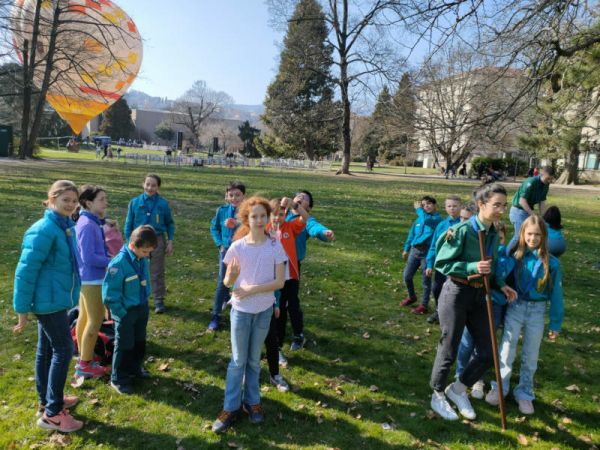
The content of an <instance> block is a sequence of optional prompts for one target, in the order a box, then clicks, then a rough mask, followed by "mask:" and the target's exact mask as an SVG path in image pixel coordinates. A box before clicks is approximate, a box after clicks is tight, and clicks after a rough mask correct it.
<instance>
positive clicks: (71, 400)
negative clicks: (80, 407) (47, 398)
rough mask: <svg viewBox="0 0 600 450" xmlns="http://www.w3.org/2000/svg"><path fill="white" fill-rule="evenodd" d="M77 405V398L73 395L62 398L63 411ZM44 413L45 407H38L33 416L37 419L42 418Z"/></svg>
mask: <svg viewBox="0 0 600 450" xmlns="http://www.w3.org/2000/svg"><path fill="white" fill-rule="evenodd" d="M77 403H79V397H77V396H75V395H65V396H64V397H63V409H71V408H72V407H73V406H75V405H76V404H77ZM45 412H46V405H40V406H39V407H38V410H37V413H36V414H35V416H36V417H37V418H38V419H39V418H40V417H42V416H43V415H44V413H45Z"/></svg>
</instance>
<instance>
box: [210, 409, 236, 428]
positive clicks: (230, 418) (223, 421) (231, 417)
mask: <svg viewBox="0 0 600 450" xmlns="http://www.w3.org/2000/svg"><path fill="white" fill-rule="evenodd" d="M237 415H238V412H237V411H221V413H220V414H219V415H218V416H217V420H215V421H214V422H213V424H212V430H213V432H215V433H224V432H225V431H227V430H228V429H229V428H230V427H231V425H233V422H235V419H237Z"/></svg>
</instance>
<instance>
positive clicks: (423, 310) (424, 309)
mask: <svg viewBox="0 0 600 450" xmlns="http://www.w3.org/2000/svg"><path fill="white" fill-rule="evenodd" d="M411 312H412V313H413V314H425V313H426V312H427V307H426V306H423V305H419V306H417V307H416V308H413V310H412V311H411Z"/></svg>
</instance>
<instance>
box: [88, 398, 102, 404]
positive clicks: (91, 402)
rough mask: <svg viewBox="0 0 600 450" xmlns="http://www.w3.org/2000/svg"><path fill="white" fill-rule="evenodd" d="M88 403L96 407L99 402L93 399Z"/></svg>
mask: <svg viewBox="0 0 600 450" xmlns="http://www.w3.org/2000/svg"><path fill="white" fill-rule="evenodd" d="M89 403H90V405H92V406H96V405H97V404H98V403H100V400H98V399H97V398H93V399H91V400H90V401H89Z"/></svg>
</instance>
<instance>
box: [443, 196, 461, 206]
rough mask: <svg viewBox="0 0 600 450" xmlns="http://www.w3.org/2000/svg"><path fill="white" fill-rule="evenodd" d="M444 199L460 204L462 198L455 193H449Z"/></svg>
mask: <svg viewBox="0 0 600 450" xmlns="http://www.w3.org/2000/svg"><path fill="white" fill-rule="evenodd" d="M446 200H450V201H452V202H458V204H459V205H462V199H461V198H460V197H459V196H458V195H456V194H450V195H449V196H448V197H446Z"/></svg>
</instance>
